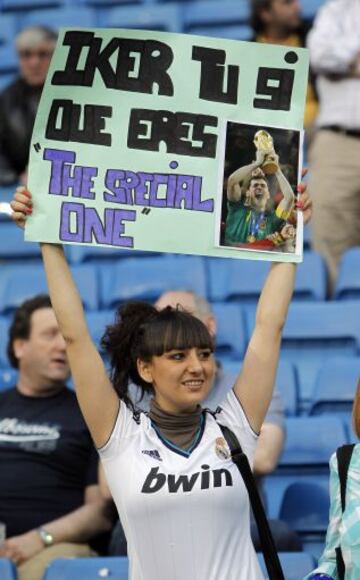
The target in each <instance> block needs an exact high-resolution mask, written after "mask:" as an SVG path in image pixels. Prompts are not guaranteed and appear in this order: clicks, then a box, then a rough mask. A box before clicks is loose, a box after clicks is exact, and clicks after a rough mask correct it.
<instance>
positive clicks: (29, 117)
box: [0, 26, 57, 186]
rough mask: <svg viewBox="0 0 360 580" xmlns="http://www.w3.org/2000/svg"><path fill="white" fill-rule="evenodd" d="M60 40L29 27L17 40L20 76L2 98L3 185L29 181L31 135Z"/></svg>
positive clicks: (0, 154) (0, 170) (0, 158)
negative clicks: (54, 53)
mask: <svg viewBox="0 0 360 580" xmlns="http://www.w3.org/2000/svg"><path fill="white" fill-rule="evenodd" d="M56 39H57V34H56V33H55V32H53V31H52V30H51V29H50V28H46V27H44V26H31V27H29V28H25V29H24V30H23V31H22V32H20V33H19V34H18V35H17V37H16V38H15V45H16V50H17V54H18V57H19V69H20V70H19V76H18V78H16V79H15V80H14V81H13V82H12V83H11V84H10V85H9V86H8V87H7V88H6V89H5V90H4V91H3V92H2V93H1V95H0V185H3V186H5V185H11V184H15V183H18V182H22V183H25V182H26V181H27V165H28V158H29V147H30V140H31V134H32V130H33V125H34V121H35V116H36V111H37V108H38V104H39V100H40V96H41V91H42V88H43V85H44V82H45V78H46V74H47V71H48V68H49V64H50V60H51V56H52V53H53V51H54V48H55V43H56Z"/></svg>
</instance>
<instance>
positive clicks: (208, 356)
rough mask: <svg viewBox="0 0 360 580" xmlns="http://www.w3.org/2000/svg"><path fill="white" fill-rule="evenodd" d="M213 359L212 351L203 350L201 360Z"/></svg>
mask: <svg viewBox="0 0 360 580" xmlns="http://www.w3.org/2000/svg"><path fill="white" fill-rule="evenodd" d="M210 357H211V351H210V350H203V351H202V352H200V358H202V359H208V358H210Z"/></svg>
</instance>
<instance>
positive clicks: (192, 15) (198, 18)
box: [184, 0, 251, 38]
mask: <svg viewBox="0 0 360 580" xmlns="http://www.w3.org/2000/svg"><path fill="white" fill-rule="evenodd" d="M248 20H249V4H248V2H247V1H246V0H242V1H241V0H239V1H238V2H231V1H229V0H225V1H224V2H213V0H204V1H201V2H189V4H186V5H184V31H185V32H188V33H189V34H211V29H214V28H215V29H217V30H219V29H220V30H223V31H224V33H226V32H227V31H229V33H228V34H226V36H227V37H233V38H239V36H237V35H234V33H235V34H236V29H237V28H239V26H241V27H245V26H246V27H248V28H249V29H250V27H249V22H248ZM250 30H251V29H250ZM220 34H221V32H220ZM249 34H251V33H250V32H249ZM221 35H222V34H221ZM246 38H250V35H249V36H247V37H246Z"/></svg>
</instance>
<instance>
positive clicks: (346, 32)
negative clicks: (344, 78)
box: [307, 1, 360, 76]
mask: <svg viewBox="0 0 360 580" xmlns="http://www.w3.org/2000/svg"><path fill="white" fill-rule="evenodd" d="M352 9H356V7H354V4H353V5H352ZM348 10H349V5H347V3H346V2H342V1H337V2H327V3H326V4H325V5H324V6H323V7H322V8H320V10H319V12H318V14H317V17H316V19H315V22H314V26H313V29H312V30H311V31H310V33H309V35H308V43H307V44H308V47H309V49H310V61H311V66H312V68H313V69H314V71H315V72H317V73H323V74H340V75H347V74H349V75H350V76H351V74H352V72H351V70H352V67H353V63H354V62H355V61H356V59H357V58H358V56H359V54H360V35H359V33H358V29H357V27H356V25H355V24H352V26H349V25H347V24H346V22H345V20H344V11H348ZM354 17H355V15H354Z"/></svg>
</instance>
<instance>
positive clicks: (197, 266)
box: [98, 255, 206, 308]
mask: <svg viewBox="0 0 360 580" xmlns="http://www.w3.org/2000/svg"><path fill="white" fill-rule="evenodd" d="M98 269H99V271H100V274H101V276H100V278H101V280H100V281H101V287H100V296H101V305H102V308H114V306H116V305H118V304H119V303H121V302H126V301H127V300H146V301H149V302H154V301H155V300H156V299H157V298H158V297H159V296H160V295H161V294H162V293H163V292H165V291H167V290H193V291H194V292H196V293H197V294H199V295H200V296H205V294H206V277H205V266H204V262H203V259H202V258H200V257H195V256H169V255H164V256H156V257H153V258H129V259H124V260H120V261H119V262H117V263H116V264H115V265H114V267H113V268H112V269H111V270H110V269H109V268H106V267H104V268H103V267H101V266H98Z"/></svg>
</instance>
